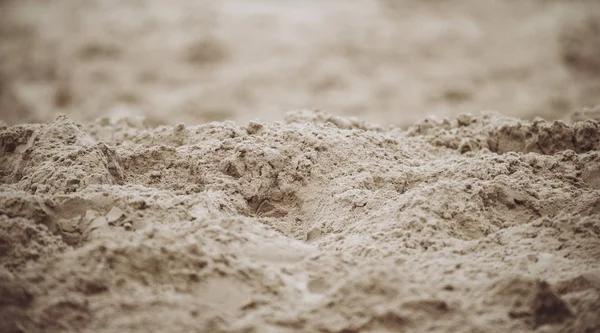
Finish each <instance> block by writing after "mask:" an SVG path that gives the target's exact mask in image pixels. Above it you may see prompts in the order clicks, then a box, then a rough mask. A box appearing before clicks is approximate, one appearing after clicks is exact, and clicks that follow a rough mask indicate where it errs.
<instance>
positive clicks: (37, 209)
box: [0, 110, 600, 332]
mask: <svg viewBox="0 0 600 333" xmlns="http://www.w3.org/2000/svg"><path fill="white" fill-rule="evenodd" d="M0 143H1V145H2V150H1V152H2V155H1V157H0V165H1V166H2V167H1V168H2V169H1V174H0V175H1V182H2V185H1V187H0V189H1V190H0V228H2V232H1V233H0V235H1V237H2V238H1V239H0V249H1V252H0V253H2V255H1V256H0V265H1V274H0V292H1V295H0V299H2V302H1V304H0V307H1V308H2V309H1V311H0V313H2V318H0V319H2V320H0V322H2V325H3V326H2V327H1V330H2V331H8V332H12V331H14V332H16V331H26V332H38V331H39V332H41V331H45V332H70V331H81V332H111V331H116V330H118V331H123V330H125V331H132V332H133V331H135V332H137V331H146V330H161V331H181V332H187V331H198V332H396V331H406V332H422V331H428V330H434V331H442V332H493V331H498V332H502V331H523V332H533V331H537V332H539V331H543V332H584V331H586V330H587V331H589V332H592V331H595V330H598V329H600V321H598V319H597V317H596V316H595V315H594V314H595V313H597V311H598V309H599V308H600V293H599V290H600V287H599V284H598V281H599V280H600V262H599V261H598V259H597V258H599V257H600V243H599V242H598V237H599V236H600V224H599V221H600V219H599V218H600V209H599V207H600V201H599V198H600V181H599V180H600V167H599V166H600V154H599V146H600V123H599V122H598V121H597V120H594V119H587V120H583V121H578V122H575V123H573V124H566V123H563V122H558V121H557V122H548V121H543V120H540V119H537V120H535V121H533V122H529V121H523V120H517V119H513V118H507V117H504V116H502V115H500V114H497V113H484V114H483V115H481V116H473V115H469V114H462V115H460V116H459V117H457V118H456V119H452V120H448V119H445V120H441V121H438V120H434V119H427V120H424V121H421V122H418V123H416V124H414V125H413V126H411V127H409V128H408V129H401V128H399V127H394V126H389V127H382V126H375V125H371V124H369V123H365V122H363V121H360V120H358V119H356V118H347V117H340V116H334V115H331V114H328V113H325V112H322V111H306V110H305V111H297V112H292V113H289V114H288V115H287V116H286V120H285V121H279V122H270V123H264V122H258V121H255V122H250V123H248V124H246V125H240V124H236V123H234V122H221V123H219V122H213V123H208V124H203V125H197V126H185V125H183V124H181V125H177V126H160V127H156V128H152V127H148V126H147V125H146V124H144V122H143V121H142V120H140V119H130V118H122V119H111V118H104V119H99V120H97V121H95V122H92V123H88V124H77V123H75V122H73V121H72V120H70V119H69V118H67V117H65V116H60V117H58V118H56V119H55V120H54V121H53V122H51V123H48V124H22V125H16V126H10V127H9V126H6V125H2V127H1V131H0Z"/></svg>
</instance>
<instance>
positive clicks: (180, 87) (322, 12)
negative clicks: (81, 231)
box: [0, 0, 600, 126]
mask: <svg viewBox="0 0 600 333" xmlns="http://www.w3.org/2000/svg"><path fill="white" fill-rule="evenodd" d="M599 8H600V2H598V1H594V0H588V1H585V0H580V1H557V0H528V1H510V0H509V1H503V0H502V1H499V0H485V1H479V0H460V1H459V0H455V1H452V0H446V1H444V0H430V1H414V0H385V1H384V0H381V1H372V0H352V1H335V0H329V1H311V0H309V1H296V0H288V1H274V0H256V1H239V0H225V1H191V0H174V1H168V2H167V1H158V0H147V1H142V0H125V1H118V0H102V1H99V0H90V1H77V0H59V1H41V0H18V1H17V0H12V1H11V0H3V1H0V39H1V40H2V42H1V43H0V110H1V115H2V118H1V119H2V120H4V121H5V122H7V123H9V124H15V123H20V122H46V121H49V120H52V119H54V118H55V116H56V115H57V114H60V113H64V114H67V115H68V116H69V117H70V118H72V119H74V120H75V121H90V120H93V119H95V118H97V117H103V116H116V117H121V116H145V117H147V119H148V120H149V121H150V122H151V123H152V124H155V125H156V124H176V123H179V122H183V123H186V124H198V123H204V122H208V121H216V120H229V119H230V120H235V121H239V122H247V121H249V120H253V119H261V120H265V121H271V120H279V119H282V118H283V114H284V112H286V111H289V110H295V109H321V110H326V111H328V112H331V113H333V114H337V115H346V116H359V117H360V118H361V119H364V120H366V121H369V122H372V123H379V124H397V125H401V126H406V125H409V124H412V123H413V122H414V121H415V120H417V119H422V118H424V117H425V116H426V115H435V116H438V117H451V116H453V115H456V114H458V113H460V112H473V113H478V112H479V111H481V110H497V111H500V112H502V113H504V114H507V115H512V116H518V117H521V118H526V119H531V118H533V117H535V116H541V117H544V118H546V119H561V118H565V116H566V115H567V114H568V113H569V112H571V111H574V110H576V109H578V108H581V107H583V106H586V105H594V104H598V103H600V99H599V97H598V96H599V94H600V79H599V78H600V64H599V63H600V60H598V59H600V51H599V50H600V46H598V45H600V42H599V41H598V40H599V39H600V37H598V36H599V35H600V32H599V31H600V27H599V25H600V24H599V23H598V21H600V20H598V19H597V18H598V13H600V9H599Z"/></svg>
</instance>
